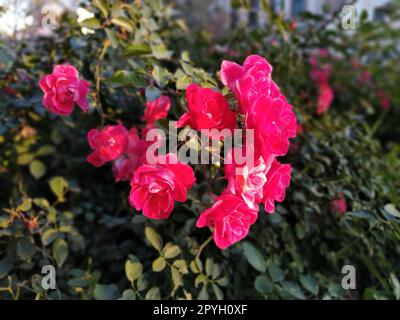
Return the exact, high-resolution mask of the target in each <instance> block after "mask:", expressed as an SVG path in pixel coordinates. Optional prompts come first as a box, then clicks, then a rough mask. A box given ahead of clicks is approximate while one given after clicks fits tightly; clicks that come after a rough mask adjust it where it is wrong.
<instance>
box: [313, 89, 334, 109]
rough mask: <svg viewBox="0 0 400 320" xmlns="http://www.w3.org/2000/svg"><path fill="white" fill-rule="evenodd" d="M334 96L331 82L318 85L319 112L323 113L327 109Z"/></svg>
mask: <svg viewBox="0 0 400 320" xmlns="http://www.w3.org/2000/svg"><path fill="white" fill-rule="evenodd" d="M333 98H334V95H333V90H332V88H331V87H330V86H329V84H324V85H320V86H319V87H318V103H317V111H316V113H317V114H322V113H324V112H325V111H327V110H328V109H329V107H330V105H331V103H332V100H333Z"/></svg>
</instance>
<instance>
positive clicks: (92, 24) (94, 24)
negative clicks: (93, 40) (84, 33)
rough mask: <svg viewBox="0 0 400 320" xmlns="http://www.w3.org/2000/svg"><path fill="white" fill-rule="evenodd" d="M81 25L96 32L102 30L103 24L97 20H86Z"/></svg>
mask: <svg viewBox="0 0 400 320" xmlns="http://www.w3.org/2000/svg"><path fill="white" fill-rule="evenodd" d="M80 25H81V26H82V27H86V28H89V29H94V30H96V29H100V28H101V23H100V21H99V20H98V19H96V18H89V19H85V20H83V21H81V23H80Z"/></svg>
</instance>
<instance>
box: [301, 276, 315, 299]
mask: <svg viewBox="0 0 400 320" xmlns="http://www.w3.org/2000/svg"><path fill="white" fill-rule="evenodd" d="M300 283H301V285H302V286H303V287H304V288H305V289H306V290H308V291H309V292H311V293H312V294H314V295H317V294H318V283H317V281H316V280H315V279H314V278H313V277H311V276H308V275H306V276H304V275H302V276H301V277H300Z"/></svg>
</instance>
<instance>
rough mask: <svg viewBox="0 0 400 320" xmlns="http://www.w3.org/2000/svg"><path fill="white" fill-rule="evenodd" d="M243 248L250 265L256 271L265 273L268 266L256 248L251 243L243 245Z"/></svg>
mask: <svg viewBox="0 0 400 320" xmlns="http://www.w3.org/2000/svg"><path fill="white" fill-rule="evenodd" d="M242 247H243V254H244V256H245V257H246V259H247V261H248V262H249V263H250V265H251V266H252V267H253V268H254V269H256V270H258V271H260V272H265V270H266V264H265V260H264V257H263V256H262V254H261V253H260V251H258V249H256V247H254V246H253V245H252V244H251V243H250V242H247V241H246V242H244V243H243V245H242Z"/></svg>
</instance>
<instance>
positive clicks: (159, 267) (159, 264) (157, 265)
mask: <svg viewBox="0 0 400 320" xmlns="http://www.w3.org/2000/svg"><path fill="white" fill-rule="evenodd" d="M165 266H166V261H165V259H164V258H163V257H158V258H157V259H156V260H154V261H153V264H152V268H153V271H155V272H160V271H163V270H164V268H165Z"/></svg>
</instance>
